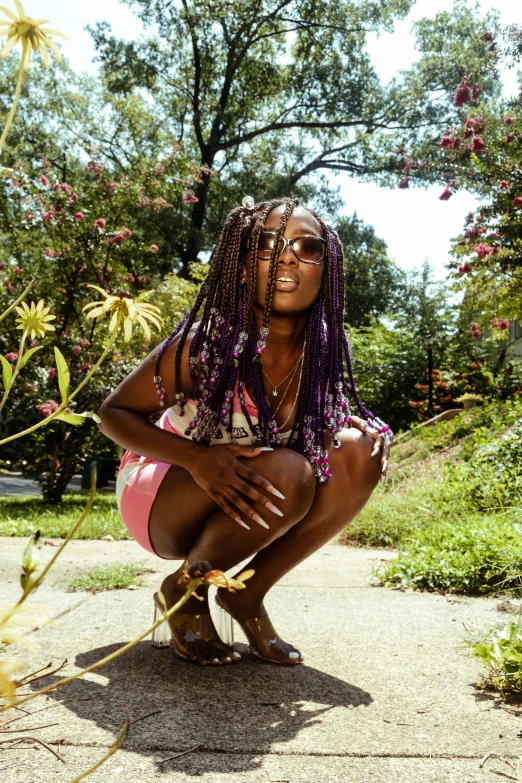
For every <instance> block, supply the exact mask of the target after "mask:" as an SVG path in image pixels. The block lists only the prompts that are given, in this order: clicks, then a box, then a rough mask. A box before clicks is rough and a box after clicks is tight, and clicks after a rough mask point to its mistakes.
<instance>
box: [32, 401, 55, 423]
mask: <svg viewBox="0 0 522 783" xmlns="http://www.w3.org/2000/svg"><path fill="white" fill-rule="evenodd" d="M59 407H60V406H59V405H58V403H57V402H55V400H46V401H45V402H42V403H41V404H40V405H37V406H36V410H37V411H38V412H39V413H41V414H42V416H43V417H44V418H45V419H46V418H47V417H48V416H50V415H51V413H54V412H55V411H56V410H58V408H59Z"/></svg>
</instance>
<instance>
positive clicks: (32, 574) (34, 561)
mask: <svg viewBox="0 0 522 783" xmlns="http://www.w3.org/2000/svg"><path fill="white" fill-rule="evenodd" d="M43 569H44V563H43V559H42V541H41V534H40V531H39V530H37V531H36V533H35V534H34V535H33V536H31V538H30V539H29V541H28V542H27V545H26V547H25V549H24V551H23V554H22V570H21V572H20V584H21V585H22V589H23V591H24V594H25V593H27V591H28V590H29V588H30V587H31V585H33V584H34V583H35V582H36V580H37V579H38V578H39V576H40V574H41V573H42V571H43Z"/></svg>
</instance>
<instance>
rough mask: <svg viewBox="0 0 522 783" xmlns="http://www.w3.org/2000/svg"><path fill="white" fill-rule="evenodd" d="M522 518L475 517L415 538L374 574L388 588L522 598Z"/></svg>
mask: <svg viewBox="0 0 522 783" xmlns="http://www.w3.org/2000/svg"><path fill="white" fill-rule="evenodd" d="M517 519H520V514H518V516H517V515H515V514H511V515H508V516H506V517H502V516H501V515H499V514H496V515H495V514H491V515H487V516H481V515H479V514H474V515H471V516H466V517H464V518H463V519H461V521H460V524H456V523H455V521H454V520H452V521H444V520H438V522H437V524H435V525H431V526H428V527H425V528H419V529H417V530H416V531H415V532H414V533H413V534H411V535H410V536H409V538H408V540H407V541H406V542H404V547H405V548H404V549H402V548H401V549H400V550H399V554H398V557H397V558H396V559H395V560H393V561H391V562H390V563H388V564H386V565H385V566H383V567H379V568H377V569H375V571H374V573H375V575H376V576H377V577H378V579H379V580H380V582H381V584H383V585H386V586H399V587H413V588H417V589H423V590H441V591H443V592H449V593H468V594H472V595H473V594H486V593H492V592H498V591H499V590H502V591H505V590H509V591H511V592H513V593H516V594H517V595H522V542H521V533H522V527H521V525H520V524H518V523H517Z"/></svg>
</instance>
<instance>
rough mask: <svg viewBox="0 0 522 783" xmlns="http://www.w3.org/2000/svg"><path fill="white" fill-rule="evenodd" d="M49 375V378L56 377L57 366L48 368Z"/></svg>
mask: <svg viewBox="0 0 522 783" xmlns="http://www.w3.org/2000/svg"><path fill="white" fill-rule="evenodd" d="M47 375H48V376H49V378H54V376H55V375H56V367H49V368H48V369H47Z"/></svg>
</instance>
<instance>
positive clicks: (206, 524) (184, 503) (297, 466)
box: [149, 447, 316, 662]
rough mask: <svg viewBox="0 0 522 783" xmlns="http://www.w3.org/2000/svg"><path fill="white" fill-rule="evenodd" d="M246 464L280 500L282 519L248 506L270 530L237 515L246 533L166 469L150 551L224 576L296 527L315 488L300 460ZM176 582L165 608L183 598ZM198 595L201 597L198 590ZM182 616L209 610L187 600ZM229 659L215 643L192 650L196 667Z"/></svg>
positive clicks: (174, 578)
mask: <svg viewBox="0 0 522 783" xmlns="http://www.w3.org/2000/svg"><path fill="white" fill-rule="evenodd" d="M216 448H218V447H216ZM251 462H252V467H254V469H255V470H256V471H257V472H258V473H259V474H260V475H262V476H264V477H265V478H267V479H268V480H269V481H270V482H271V483H272V484H273V486H275V487H276V488H277V489H279V490H280V491H281V492H282V494H284V495H285V499H284V500H276V505H277V507H278V508H279V509H280V510H281V511H282V512H283V517H279V516H277V515H276V514H274V513H272V512H270V511H268V510H267V509H266V507H264V506H260V505H258V504H253V506H254V508H255V510H256V511H257V513H258V514H259V515H260V516H261V517H262V518H263V519H264V520H265V521H266V523H267V524H268V525H269V529H266V528H264V527H261V526H260V525H258V524H256V523H255V522H253V521H252V520H251V519H249V518H247V517H245V516H244V515H242V518H243V519H244V521H245V522H247V524H248V525H250V530H246V529H245V528H243V527H241V526H240V525H238V524H237V523H235V522H234V521H233V520H232V519H230V517H229V516H227V515H226V514H225V513H224V512H223V511H222V510H221V509H220V508H219V507H218V506H217V505H216V504H215V503H214V501H212V500H211V498H210V497H209V496H208V495H207V493H206V492H205V491H204V490H202V489H201V488H200V487H199V486H198V485H197V484H196V482H195V481H194V480H193V479H192V477H191V476H190V475H189V474H188V473H187V472H186V471H184V470H182V469H181V468H171V470H169V472H168V473H167V475H166V476H165V478H164V480H163V482H162V484H161V486H160V489H159V491H158V495H157V497H156V499H155V501H154V504H153V507H152V511H151V515H150V523H149V534H150V538H151V542H152V545H153V547H154V549H155V551H156V552H157V553H158V554H159V555H161V556H162V557H166V558H172V559H188V560H189V562H193V561H194V560H207V561H208V562H210V563H211V565H212V566H213V567H214V568H219V569H222V570H225V571H226V570H228V569H229V568H232V567H234V566H235V565H237V564H238V563H239V562H241V561H242V560H245V559H247V558H248V557H250V556H252V555H254V554H255V553H256V552H259V551H260V550H261V549H263V548H264V547H266V546H268V545H270V544H271V543H272V542H274V541H275V540H276V539H277V538H278V537H280V536H281V535H284V534H286V533H287V531H288V530H290V528H291V527H292V526H293V525H294V524H296V523H297V522H299V521H300V520H301V519H302V518H303V517H304V516H305V515H306V513H307V512H308V510H309V509H310V506H311V505H312V502H313V498H314V493H315V488H316V482H315V477H314V474H313V471H312V468H311V466H310V464H309V463H308V462H307V461H306V460H305V458H304V457H302V456H301V455H299V454H296V453H295V452H293V451H288V450H286V449H284V450H281V451H274V452H271V453H265V454H262V455H260V456H259V457H256V458H254V459H252V460H251ZM173 510H175V511H174V512H173ZM178 580H179V570H178V571H176V572H175V573H173V574H171V575H170V576H168V577H167V578H166V579H165V580H164V582H163V584H162V587H161V589H162V592H163V593H164V595H165V598H166V600H167V604H168V606H171V605H173V604H174V603H175V602H176V601H177V600H178V598H179V597H180V595H181V594H182V592H183V589H184V588H183V587H182V586H180V585H179V584H178ZM198 592H199V593H200V594H202V595H203V592H202V590H201V588H200V589H199V591H198ZM205 597H206V596H205ZM183 611H184V613H188V614H191V613H192V614H204V613H208V612H209V609H208V605H207V604H206V602H204V603H201V602H199V601H197V599H195V598H191V599H189V601H188V602H187V603H186V604H185V606H184V608H183ZM230 654H231V651H230V648H228V647H226V646H225V645H223V644H222V643H221V642H220V641H219V640H218V639H217V638H216V640H215V641H213V642H212V643H210V642H208V643H206V644H205V645H200V644H199V643H198V644H197V645H195V647H194V655H195V657H196V658H197V659H198V660H199V661H200V662H203V661H207V662H215V661H217V660H219V661H221V662H228V661H227V658H230Z"/></svg>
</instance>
